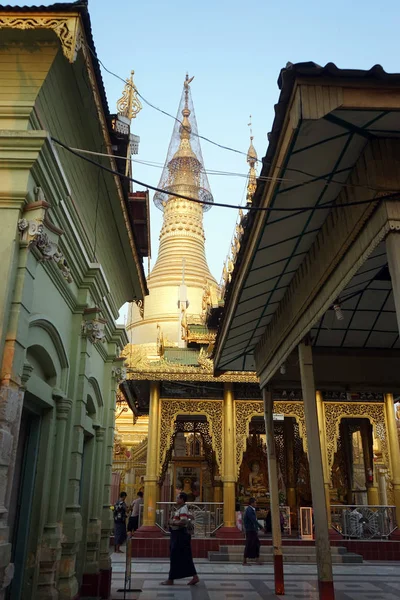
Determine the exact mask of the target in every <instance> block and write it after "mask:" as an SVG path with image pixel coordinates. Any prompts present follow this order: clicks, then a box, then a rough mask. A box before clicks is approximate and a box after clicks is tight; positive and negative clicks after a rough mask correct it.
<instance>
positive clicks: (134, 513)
mask: <svg viewBox="0 0 400 600" xmlns="http://www.w3.org/2000/svg"><path fill="white" fill-rule="evenodd" d="M137 495H138V497H137V498H136V500H134V501H133V502H132V504H131V507H130V511H131V514H130V517H129V521H128V531H131V532H132V531H136V530H137V529H139V513H140V506H141V505H142V504H143V492H138V493H137Z"/></svg>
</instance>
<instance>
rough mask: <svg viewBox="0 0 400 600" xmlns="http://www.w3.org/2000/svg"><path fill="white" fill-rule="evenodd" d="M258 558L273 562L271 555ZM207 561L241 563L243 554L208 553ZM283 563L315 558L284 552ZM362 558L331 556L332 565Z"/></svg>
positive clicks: (309, 555) (302, 562) (360, 561)
mask: <svg viewBox="0 0 400 600" xmlns="http://www.w3.org/2000/svg"><path fill="white" fill-rule="evenodd" d="M260 558H261V560H262V561H263V562H265V563H272V562H273V555H272V553H271V554H263V553H261V554H260ZM208 560H209V561H210V562H229V563H242V562H243V552H241V553H239V552H236V553H234V552H209V553H208ZM283 562H284V563H300V564H306V563H311V564H315V562H316V558H315V553H314V554H304V553H300V554H292V553H288V552H286V553H285V554H284V555H283ZM362 562H363V557H362V556H361V555H360V554H354V553H353V552H346V553H344V554H336V553H333V554H332V563H334V564H345V563H353V564H354V563H357V564H359V563H362ZM250 564H251V563H250Z"/></svg>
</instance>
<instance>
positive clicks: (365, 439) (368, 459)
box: [360, 419, 379, 506]
mask: <svg viewBox="0 0 400 600" xmlns="http://www.w3.org/2000/svg"><path fill="white" fill-rule="evenodd" d="M360 431H361V441H362V448H363V454H364V469H365V486H366V488H367V498H368V504H369V505H371V506H376V505H377V504H379V493H378V486H377V484H376V481H375V479H376V474H375V473H374V461H373V456H372V428H371V424H370V423H369V421H367V420H366V419H363V420H362V421H361V428H360Z"/></svg>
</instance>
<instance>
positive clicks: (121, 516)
mask: <svg viewBox="0 0 400 600" xmlns="http://www.w3.org/2000/svg"><path fill="white" fill-rule="evenodd" d="M125 498H126V492H121V493H120V495H119V500H118V502H116V503H115V505H114V508H113V511H114V545H115V552H117V553H118V554H121V545H122V544H123V543H124V542H125V541H126V512H127V506H126V504H125Z"/></svg>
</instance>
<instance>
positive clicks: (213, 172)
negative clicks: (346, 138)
mask: <svg viewBox="0 0 400 600" xmlns="http://www.w3.org/2000/svg"><path fill="white" fill-rule="evenodd" d="M71 150H75V152H80V153H82V154H90V155H93V156H106V157H107V158H115V159H117V160H126V161H129V160H131V161H132V162H134V163H137V164H140V165H144V166H146V167H155V168H158V169H163V168H164V166H165V165H164V164H163V163H157V162H153V161H147V160H140V159H135V158H130V157H128V156H119V155H118V154H106V153H104V152H95V151H94V150H85V149H83V148H74V147H71ZM200 172H201V173H205V174H206V175H225V176H230V177H242V178H245V179H248V178H249V175H248V174H246V173H235V172H233V171H217V170H213V169H211V170H206V169H201V171H200ZM257 179H258V180H259V181H285V182H294V181H297V180H295V179H289V178H287V177H263V176H259V177H257ZM298 183H300V184H303V183H304V185H306V184H307V183H311V181H310V182H308V181H305V182H298Z"/></svg>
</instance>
